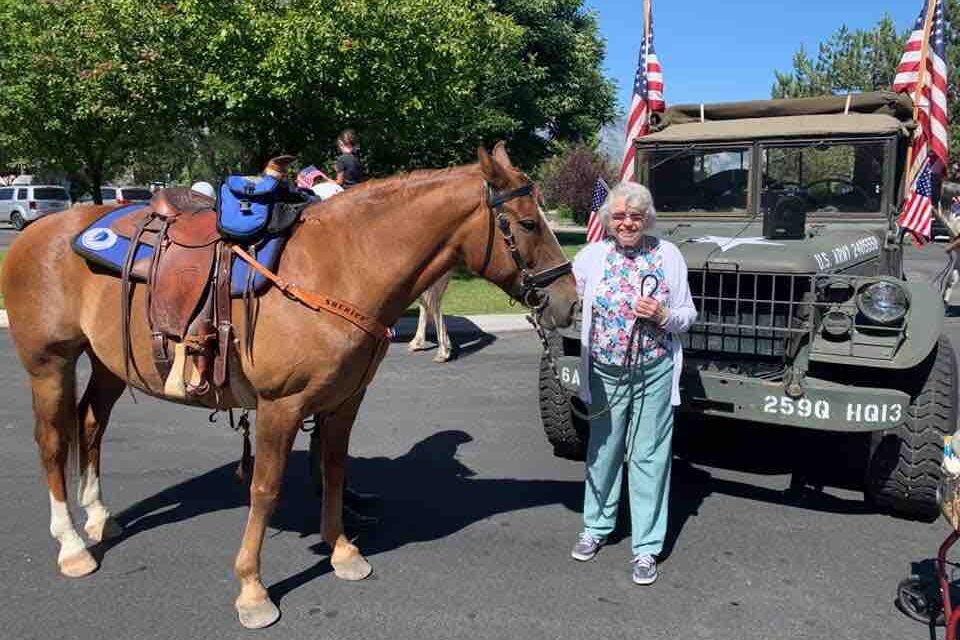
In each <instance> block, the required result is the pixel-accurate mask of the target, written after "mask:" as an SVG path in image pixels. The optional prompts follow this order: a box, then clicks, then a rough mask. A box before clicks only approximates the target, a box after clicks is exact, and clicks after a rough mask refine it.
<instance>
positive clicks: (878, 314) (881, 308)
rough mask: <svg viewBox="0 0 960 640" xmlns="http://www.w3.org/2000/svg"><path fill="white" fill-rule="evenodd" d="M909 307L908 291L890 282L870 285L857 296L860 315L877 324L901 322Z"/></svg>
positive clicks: (885, 281) (884, 281)
mask: <svg viewBox="0 0 960 640" xmlns="http://www.w3.org/2000/svg"><path fill="white" fill-rule="evenodd" d="M909 307H910V301H909V299H908V298H907V292H906V290H905V289H904V288H903V287H901V286H900V285H899V284H897V283H895V282H890V281H888V280H883V281H881V282H874V283H872V284H868V285H867V286H865V287H863V288H862V289H860V292H859V293H858V294H857V308H858V309H859V310H860V313H862V314H863V315H865V316H866V317H867V318H868V319H869V320H870V321H872V322H876V323H877V324H893V323H895V322H898V321H900V320H901V319H903V316H905V315H906V314H907V309H908V308H909Z"/></svg>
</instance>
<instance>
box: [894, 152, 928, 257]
mask: <svg viewBox="0 0 960 640" xmlns="http://www.w3.org/2000/svg"><path fill="white" fill-rule="evenodd" d="M908 193H909V195H908V197H907V201H906V202H905V203H904V204H903V212H902V213H901V214H900V218H899V219H898V220H897V223H898V224H899V225H900V226H901V227H903V228H904V229H906V230H907V231H909V232H910V233H912V234H913V237H914V240H915V241H916V242H917V244H924V243H925V242H926V241H927V240H928V239H929V238H930V228H931V226H932V223H933V175H932V174H931V173H930V162H929V160H928V161H927V162H924V164H923V168H922V169H921V170H920V173H919V174H918V175H917V179H916V180H915V181H914V183H913V187H912V188H911V189H910V191H909V192H908Z"/></svg>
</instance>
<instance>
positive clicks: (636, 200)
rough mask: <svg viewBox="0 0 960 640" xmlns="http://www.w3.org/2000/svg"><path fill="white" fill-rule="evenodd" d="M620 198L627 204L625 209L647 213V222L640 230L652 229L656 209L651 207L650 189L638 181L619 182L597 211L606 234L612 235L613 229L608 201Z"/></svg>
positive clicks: (655, 220) (655, 218)
mask: <svg viewBox="0 0 960 640" xmlns="http://www.w3.org/2000/svg"><path fill="white" fill-rule="evenodd" d="M621 199H622V200H624V202H625V204H626V205H627V211H630V212H632V213H645V214H647V222H646V225H645V226H644V227H643V229H641V231H642V232H646V231H649V230H650V229H653V227H654V225H655V224H656V223H657V210H656V209H654V207H653V196H652V195H651V194H650V190H649V189H647V188H646V187H645V186H643V185H642V184H640V183H638V182H619V183H617V184H616V185H614V187H613V189H611V190H610V193H609V194H608V195H607V199H606V201H605V202H604V203H603V206H601V207H600V210H599V211H598V212H597V215H599V216H600V222H602V223H603V227H604V229H606V230H607V233H608V234H610V235H613V229H611V228H610V203H611V202H613V201H614V200H621Z"/></svg>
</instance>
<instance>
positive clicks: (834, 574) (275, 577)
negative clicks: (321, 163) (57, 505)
mask: <svg viewBox="0 0 960 640" xmlns="http://www.w3.org/2000/svg"><path fill="white" fill-rule="evenodd" d="M911 256H912V257H911V273H912V274H913V277H917V278H921V277H928V276H929V275H930V274H933V273H935V272H936V270H937V263H938V260H937V259H935V258H936V256H934V254H933V253H930V254H925V253H924V254H922V255H919V257H917V255H914V254H911ZM948 333H949V335H950V337H951V339H953V340H954V342H955V343H957V341H958V340H960V323H957V321H955V320H953V319H950V320H949V322H948ZM458 341H459V343H460V354H459V358H458V359H457V360H455V361H453V362H451V363H448V364H435V363H433V362H432V361H431V359H430V358H431V356H432V354H431V353H430V352H429V351H428V352H425V353H420V354H408V353H407V352H406V348H405V345H404V344H403V343H398V344H395V345H393V346H392V347H391V350H390V352H389V354H388V356H387V358H386V360H385V362H384V363H383V366H382V367H381V370H380V372H379V374H378V375H377V377H376V378H375V380H374V382H373V384H372V385H371V387H370V389H369V392H368V394H367V398H366V401H365V403H364V405H363V407H362V409H361V412H360V416H359V419H358V421H357V425H356V427H355V429H354V437H353V440H352V443H351V454H352V456H353V459H352V462H351V466H350V477H351V479H352V482H353V484H354V485H355V486H356V487H357V488H358V489H360V490H365V491H377V492H380V493H381V494H382V496H383V499H384V504H383V508H382V514H381V515H382V518H383V520H382V522H381V524H380V525H379V526H378V527H376V528H374V529H372V530H368V531H364V532H361V533H359V535H358V537H357V539H356V542H357V544H358V545H359V546H360V547H361V549H362V550H363V551H364V553H365V554H366V556H367V558H368V559H369V560H370V562H371V564H372V565H373V567H374V574H373V575H372V577H371V578H369V579H367V580H365V581H363V582H359V583H348V582H343V581H340V580H338V579H337V578H335V577H334V575H333V573H332V571H331V569H330V565H329V562H328V553H329V551H328V549H327V548H326V546H325V545H324V543H323V542H322V541H321V538H320V535H319V532H318V525H319V511H318V503H317V500H316V498H315V497H314V496H313V495H311V491H310V489H309V478H308V472H307V453H306V448H307V445H308V438H307V437H306V436H305V435H302V436H300V437H299V438H298V440H297V442H296V445H295V449H294V451H293V453H292V455H291V458H290V463H289V466H288V471H287V478H286V486H285V493H284V496H283V500H282V504H281V507H280V508H279V510H278V512H277V514H276V516H275V517H274V519H273V522H272V525H271V528H270V529H269V531H268V537H267V540H266V541H265V544H264V551H263V561H264V562H263V571H262V573H263V579H264V583H265V584H266V585H267V586H268V588H269V590H270V593H271V596H272V597H273V599H274V601H275V602H278V604H279V606H280V608H281V609H282V611H283V617H282V618H281V619H280V621H279V622H278V623H277V624H276V625H274V626H273V627H271V628H269V629H266V630H263V631H259V632H255V633H253V632H246V631H244V630H242V629H241V628H240V627H239V624H238V623H237V621H236V616H235V613H234V609H233V599H234V598H235V597H236V595H237V584H236V582H235V580H234V578H233V576H232V569H231V567H232V563H233V558H234V555H235V553H236V550H237V547H238V544H239V541H240V536H241V533H242V528H243V525H244V522H245V520H246V508H245V504H246V495H245V492H244V491H243V490H242V489H241V488H240V487H239V486H237V485H236V484H234V482H233V480H232V475H233V470H234V467H235V466H236V463H237V460H238V458H239V455H240V450H241V443H240V439H239V437H238V436H236V435H235V434H234V433H233V432H232V431H230V429H229V428H228V427H227V426H226V425H225V420H224V418H223V417H222V416H221V418H220V419H219V421H218V422H217V423H215V424H214V423H210V422H209V421H208V413H207V412H205V411H202V410H197V409H190V408H184V407H179V406H177V405H173V404H168V403H163V402H160V401H156V400H152V399H149V398H145V397H143V396H142V395H139V396H138V401H137V403H136V404H133V403H132V402H131V401H130V398H129V397H128V396H124V397H123V398H122V399H121V400H120V402H119V403H118V405H117V408H116V410H115V411H114V414H113V419H112V422H111V425H110V427H109V429H108V430H107V432H106V440H105V446H104V455H105V460H104V492H105V496H106V500H107V503H108V505H109V506H110V507H111V509H112V510H113V511H114V512H115V513H116V514H117V516H118V518H119V520H120V521H121V523H122V524H123V525H124V527H125V528H126V531H127V533H126V536H125V537H124V538H122V539H121V540H120V541H119V542H117V543H116V544H112V545H110V546H109V548H105V549H104V548H101V549H98V550H96V553H97V555H98V556H100V557H102V561H103V562H102V566H101V569H100V570H99V571H98V572H96V573H95V574H93V575H92V576H90V577H88V578H85V579H80V580H70V579H67V578H63V577H61V576H60V575H59V574H58V573H57V570H56V562H55V560H56V546H55V544H54V542H53V540H52V539H51V537H50V535H49V531H48V528H49V509H48V499H47V491H46V487H45V485H44V483H43V481H42V478H41V475H40V471H39V464H38V460H37V455H36V448H35V445H34V443H33V438H32V426H31V413H30V393H29V390H28V389H27V387H26V384H25V378H24V374H23V371H22V369H21V368H20V365H19V363H18V362H17V360H16V357H15V354H14V351H13V347H12V344H11V342H10V340H9V339H8V338H6V337H3V336H2V335H0V495H2V496H3V501H2V504H3V506H4V513H3V516H2V517H0V549H2V551H0V572H2V575H3V576H4V580H3V583H2V584H3V586H4V587H3V590H2V594H3V602H4V605H5V606H3V607H2V608H0V630H2V631H0V637H2V638H11V639H14V638H15V639H21V638H24V639H34V638H35V639H38V640H40V639H48V638H49V639H51V640H53V639H56V640H60V639H62V638H80V639H88V638H89V639H93V638H96V639H98V640H100V639H102V638H124V639H125V640H127V639H130V640H133V639H141V638H143V639H146V638H158V639H159V638H162V639H164V640H172V639H176V638H184V639H191V640H192V639H195V638H232V637H245V638H249V637H253V635H257V636H259V637H263V638H297V639H298V640H299V639H301V638H324V639H325V638H331V639H332V638H363V639H364V640H374V639H379V638H383V639H390V640H396V639H406V638H411V639H413V638H415V639H417V640H423V639H433V638H437V639H441V638H442V639H453V638H464V639H470V640H476V639H485V638H504V639H507V638H511V639H512V638H524V639H528V638H529V639H532V640H539V639H556V638H612V637H616V638H633V637H640V638H664V639H666V638H670V639H673V638H678V637H693V638H729V639H737V640H739V639H741V638H743V639H748V638H749V639H754V638H756V639H761V638H762V639H764V640H766V639H768V638H771V637H782V638H830V639H833V638H870V639H871V640H877V639H887V638H889V639H898V640H901V639H905V638H917V639H921V638H930V637H931V634H930V632H929V631H928V629H927V628H926V627H925V626H924V625H921V624H918V623H916V622H913V621H911V620H909V619H907V618H906V617H905V616H903V615H902V614H901V613H899V612H898V611H897V610H896V609H895V608H894V606H893V600H894V596H895V590H896V586H897V583H898V581H899V580H901V579H902V578H904V577H906V576H907V575H909V574H911V573H920V574H923V575H929V574H930V572H931V570H932V558H933V557H934V555H935V553H936V549H937V546H938V545H939V544H940V542H941V541H942V539H943V538H944V536H945V535H946V534H947V533H948V527H947V525H946V524H945V523H944V522H943V521H942V520H938V521H936V522H933V523H917V522H910V521H905V520H899V519H896V518H892V517H890V516H887V515H882V514H878V513H874V512H872V511H871V510H870V509H869V508H868V507H867V506H865V505H864V503H863V501H862V493H861V492H860V488H859V470H858V468H857V464H856V463H855V460H856V456H855V455H851V452H857V451H858V450H859V449H858V448H859V447H863V446H864V444H865V443H864V441H863V439H862V438H858V437H849V436H833V435H820V434H816V433H803V432H798V431H793V430H785V429H776V428H769V427H759V428H758V427H746V426H744V425H737V424H732V423H727V422H710V423H698V424H682V425H678V431H677V442H676V445H677V446H676V453H677V458H676V459H675V461H674V468H673V479H672V498H671V507H670V509H671V512H670V524H669V535H668V542H667V548H666V550H665V554H664V555H665V557H664V559H663V561H662V565H661V576H660V579H659V580H658V582H657V583H656V584H655V585H654V586H652V587H638V586H635V585H633V584H632V583H631V582H630V574H629V564H628V561H629V555H630V544H629V536H628V535H626V534H624V533H623V530H622V528H621V533H620V534H618V535H616V536H614V538H613V539H612V541H611V544H610V545H608V546H607V547H605V548H604V549H603V550H602V551H601V553H600V554H599V555H598V557H597V558H596V559H595V560H594V561H593V562H590V563H577V562H574V561H573V560H571V559H570V557H569V555H568V554H569V550H570V547H571V546H572V544H573V542H574V539H575V537H576V534H577V532H578V531H579V530H580V517H581V516H580V509H581V504H582V492H583V469H582V465H581V464H579V463H575V462H569V461H564V460H559V459H556V458H554V457H553V455H552V453H551V450H550V447H549V446H548V445H547V443H546V441H545V439H544V436H543V433H542V431H541V428H540V424H539V418H538V409H537V368H538V367H537V365H538V355H539V344H538V342H537V340H536V337H535V335H534V334H533V333H532V332H530V331H513V332H511V331H505V332H500V333H489V332H484V331H479V330H477V328H474V330H473V331H472V332H468V331H462V332H460V333H459V340H458ZM799 477H802V478H804V479H805V480H806V483H807V484H809V485H816V484H819V483H821V482H822V483H824V485H825V486H824V489H823V491H822V492H820V491H817V490H814V489H809V490H806V491H800V492H792V491H789V490H788V489H789V487H790V485H791V481H792V480H794V479H796V478H799ZM934 635H935V637H942V629H939V630H937V631H936V632H935V634H934Z"/></svg>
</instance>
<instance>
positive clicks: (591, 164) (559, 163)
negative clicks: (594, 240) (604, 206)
mask: <svg viewBox="0 0 960 640" xmlns="http://www.w3.org/2000/svg"><path fill="white" fill-rule="evenodd" d="M538 174H539V180H540V186H541V187H542V188H543V196H544V199H545V200H546V203H547V207H549V208H566V209H568V210H570V211H571V212H572V213H573V219H574V220H575V221H576V222H577V223H579V224H585V223H586V221H587V217H588V216H589V215H590V197H591V196H592V195H593V187H594V185H595V184H596V182H597V178H600V177H602V178H603V179H604V181H606V183H607V184H608V185H610V186H613V183H614V182H615V181H616V173H615V171H614V168H613V167H612V166H610V163H609V162H607V161H606V160H604V159H603V158H601V157H600V156H599V155H598V154H597V152H596V151H595V150H594V149H592V148H591V147H590V146H588V145H586V144H583V143H580V144H575V145H573V146H571V147H568V148H567V149H565V150H564V151H563V152H562V153H561V154H560V155H557V156H554V157H552V158H550V159H549V160H547V161H545V162H544V163H543V164H542V165H540V170H539V171H538Z"/></svg>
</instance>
